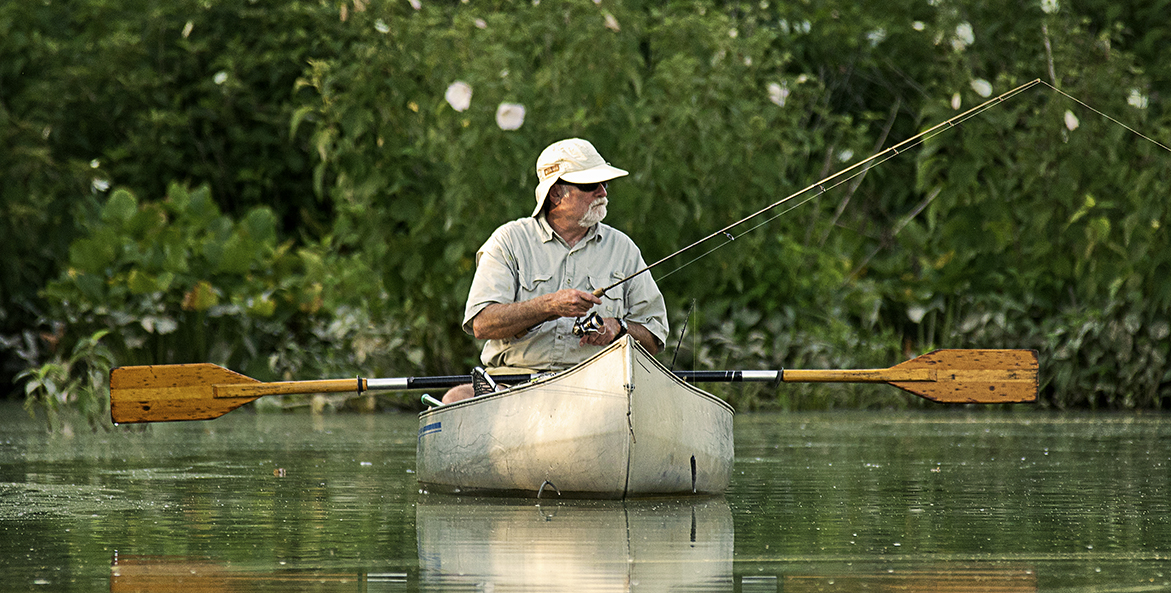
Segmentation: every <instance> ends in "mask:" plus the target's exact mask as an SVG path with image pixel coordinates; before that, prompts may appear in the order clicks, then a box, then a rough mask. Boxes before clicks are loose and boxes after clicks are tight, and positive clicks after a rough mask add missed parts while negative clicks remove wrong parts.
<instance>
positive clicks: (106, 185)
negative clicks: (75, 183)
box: [89, 177, 110, 193]
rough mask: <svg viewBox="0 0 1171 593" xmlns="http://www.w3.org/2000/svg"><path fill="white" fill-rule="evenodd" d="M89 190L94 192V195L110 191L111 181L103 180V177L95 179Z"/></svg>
mask: <svg viewBox="0 0 1171 593" xmlns="http://www.w3.org/2000/svg"><path fill="white" fill-rule="evenodd" d="M89 188H90V189H91V190H93V192H94V193H98V192H100V191H106V190H107V189H110V181H109V180H108V179H102V178H101V177H94V178H93V181H91V182H90V184H89Z"/></svg>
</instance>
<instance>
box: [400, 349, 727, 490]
mask: <svg viewBox="0 0 1171 593" xmlns="http://www.w3.org/2000/svg"><path fill="white" fill-rule="evenodd" d="M733 414H734V410H733V409H732V406H730V405H728V404H727V403H726V402H724V401H723V400H721V399H719V398H717V397H715V396H714V395H712V394H710V393H707V392H705V391H703V390H701V389H699V388H697V387H694V386H692V385H690V384H688V383H685V382H684V381H682V380H681V379H679V378H678V377H676V376H675V375H674V374H673V373H672V372H671V371H670V370H668V369H667V368H666V367H664V366H663V365H662V364H660V363H659V362H658V361H656V360H655V359H654V358H653V357H652V356H651V355H650V354H649V353H648V352H647V351H646V350H644V349H643V348H642V347H641V346H639V345H638V343H637V342H636V341H635V340H634V339H632V338H630V337H629V336H626V337H624V338H623V339H621V340H618V341H617V342H615V343H614V344H611V345H610V346H608V347H606V348H605V349H603V350H602V351H601V352H599V353H598V354H596V355H595V356H593V357H591V358H590V359H588V360H586V361H585V362H582V363H581V364H579V365H577V366H575V367H573V368H570V369H568V370H565V371H562V372H560V373H556V374H552V375H549V376H547V377H542V378H539V379H537V380H534V381H532V382H529V383H525V384H521V385H517V386H514V387H512V388H510V389H508V390H506V391H498V392H496V393H492V394H488V395H482V396H480V397H475V398H472V399H468V400H464V401H461V402H457V403H454V404H449V405H445V406H438V407H434V408H431V409H429V410H426V411H424V412H422V413H420V414H419V437H418V452H417V464H416V472H417V477H418V480H419V482H420V483H421V484H422V485H423V487H424V489H425V490H426V491H428V492H465V493H467V492H494V493H500V494H509V495H529V496H555V495H557V494H558V493H559V494H560V495H561V496H565V497H574V498H607V499H627V498H639V497H651V496H665V495H683V494H686V495H712V494H720V493H723V492H724V491H725V490H726V489H727V488H728V482H729V481H730V479H731V475H732V457H733V449H732V416H733Z"/></svg>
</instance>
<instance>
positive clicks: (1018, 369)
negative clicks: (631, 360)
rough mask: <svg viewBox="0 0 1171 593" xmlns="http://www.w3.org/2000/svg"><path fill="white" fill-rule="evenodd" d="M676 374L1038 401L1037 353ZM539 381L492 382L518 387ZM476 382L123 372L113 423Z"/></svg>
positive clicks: (190, 369) (114, 376) (117, 374)
mask: <svg viewBox="0 0 1171 593" xmlns="http://www.w3.org/2000/svg"><path fill="white" fill-rule="evenodd" d="M675 374H676V375H677V376H678V377H679V378H681V379H683V380H684V381H689V382H693V383H717V382H738V381H763V382H777V383H781V382H784V383H889V384H891V385H894V386H895V387H898V388H900V389H903V390H905V391H909V392H911V393H914V394H915V395H918V396H921V397H925V398H927V399H930V400H932V401H937V402H942V403H983V404H989V403H1015V402H1029V401H1033V400H1035V399H1036V398H1037V353H1036V352H1035V351H1033V350H936V351H934V352H930V353H928V354H924V355H923V356H920V357H918V358H915V359H912V360H908V361H907V362H904V363H901V364H898V365H895V366H893V367H891V368H889V369H869V370H791V369H786V370H779V371H679V372H676V373H675ZM537 376H538V375H502V376H493V378H494V379H495V380H496V381H497V382H499V383H504V384H517V383H524V382H527V381H530V380H533V379H535V378H536V377H537ZM469 381H470V379H469V378H468V376H467V375H448V376H439V377H402V378H394V379H362V378H355V379H322V380H311V381H277V382H270V383H265V382H261V381H258V380H256V379H253V378H251V377H247V376H244V375H241V374H239V373H236V372H233V371H230V370H228V369H225V368H223V367H221V366H216V365H214V364H207V363H201V364H176V365H152V366H129V367H119V368H116V369H114V370H113V371H111V372H110V417H111V418H112V419H113V421H114V422H116V423H119V424H123V423H132V422H167V421H174V420H208V419H211V418H218V417H220V416H223V415H224V414H227V413H228V412H231V411H232V410H234V409H236V408H238V407H240V406H242V405H244V404H246V403H248V402H250V401H253V400H255V399H257V398H260V397H263V396H266V395H292V394H297V393H341V392H356V393H361V392H363V391H383V390H390V391H403V390H408V389H440V388H447V387H454V386H456V385H461V384H464V383H468V382H469Z"/></svg>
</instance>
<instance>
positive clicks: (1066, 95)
mask: <svg viewBox="0 0 1171 593" xmlns="http://www.w3.org/2000/svg"><path fill="white" fill-rule="evenodd" d="M1041 84H1043V85H1045V86H1047V87H1049V88H1050V89H1052V90H1053V92H1055V93H1057V94H1059V95H1062V96H1064V97H1066V98H1067V99H1069V100H1071V101H1073V102H1075V103H1077V104H1078V105H1081V106H1082V107H1085V108H1086V109H1089V110H1090V111H1093V112H1094V113H1097V114H1098V115H1100V116H1102V117H1104V118H1106V119H1108V120H1110V121H1112V122H1114V123H1116V124H1118V125H1120V126H1122V127H1124V128H1126V129H1127V130H1129V131H1130V133H1132V134H1134V135H1135V136H1138V137H1139V138H1142V139H1143V140H1146V141H1147V142H1150V143H1151V144H1154V145H1155V146H1158V147H1159V148H1162V149H1163V150H1166V151H1167V152H1171V148H1169V147H1168V146H1167V145H1165V144H1163V143H1161V142H1159V141H1158V140H1154V139H1152V138H1149V137H1147V136H1146V135H1145V134H1143V133H1142V132H1139V131H1138V130H1136V129H1134V128H1132V127H1130V126H1128V125H1126V124H1124V123H1122V122H1120V121H1118V120H1116V119H1114V118H1113V117H1110V116H1109V115H1106V114H1105V113H1103V112H1101V111H1098V110H1097V109H1094V108H1093V107H1090V106H1089V105H1088V104H1087V103H1086V102H1085V101H1082V100H1081V99H1078V98H1077V97H1075V96H1073V95H1071V94H1069V93H1067V92H1065V91H1063V90H1061V89H1059V88H1057V87H1055V86H1053V85H1051V84H1049V83H1047V82H1045V81H1041Z"/></svg>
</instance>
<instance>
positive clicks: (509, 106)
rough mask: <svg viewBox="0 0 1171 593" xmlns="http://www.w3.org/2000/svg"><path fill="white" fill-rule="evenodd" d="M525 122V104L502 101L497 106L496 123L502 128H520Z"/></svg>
mask: <svg viewBox="0 0 1171 593" xmlns="http://www.w3.org/2000/svg"><path fill="white" fill-rule="evenodd" d="M524 123H525V106H524V105H521V104H520V103H501V104H500V107H497V108H496V125H498V126H500V129H501V130H518V129H520V127H521V126H523V125H524Z"/></svg>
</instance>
